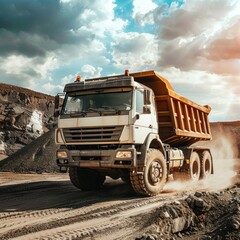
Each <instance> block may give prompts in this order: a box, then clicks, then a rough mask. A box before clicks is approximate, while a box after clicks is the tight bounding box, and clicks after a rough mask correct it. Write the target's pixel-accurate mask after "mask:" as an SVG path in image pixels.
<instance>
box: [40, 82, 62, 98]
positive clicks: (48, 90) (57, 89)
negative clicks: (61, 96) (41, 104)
mask: <svg viewBox="0 0 240 240" xmlns="http://www.w3.org/2000/svg"><path fill="white" fill-rule="evenodd" d="M63 88H64V85H55V84H51V83H49V82H48V83H45V84H43V85H42V86H41V90H42V91H43V92H44V93H45V94H50V95H55V94H56V93H61V92H63ZM36 90H38V91H39V88H38V89H36Z"/></svg>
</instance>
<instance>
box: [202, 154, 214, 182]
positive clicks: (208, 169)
mask: <svg viewBox="0 0 240 240" xmlns="http://www.w3.org/2000/svg"><path fill="white" fill-rule="evenodd" d="M200 160H201V178H202V179H205V178H208V177H209V176H210V175H211V173H212V157H211V154H210V152H209V151H207V150H205V151H203V152H202V153H201V155H200Z"/></svg>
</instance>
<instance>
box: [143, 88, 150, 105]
mask: <svg viewBox="0 0 240 240" xmlns="http://www.w3.org/2000/svg"><path fill="white" fill-rule="evenodd" d="M149 104H151V97H150V91H149V90H144V105H149Z"/></svg>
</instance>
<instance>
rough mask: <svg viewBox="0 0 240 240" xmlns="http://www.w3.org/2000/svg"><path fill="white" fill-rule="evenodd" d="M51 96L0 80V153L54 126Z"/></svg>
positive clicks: (27, 141) (16, 146) (8, 153)
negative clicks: (3, 82) (0, 81)
mask: <svg viewBox="0 0 240 240" xmlns="http://www.w3.org/2000/svg"><path fill="white" fill-rule="evenodd" d="M53 111H54V97H53V96H50V95H46V94H43V93H39V92H35V91H32V90H29V89H26V88H21V87H16V86H12V85H8V84H2V83H1V84H0V154H1V158H4V156H5V155H7V156H9V155H11V154H13V153H14V152H16V151H17V150H19V149H21V148H22V147H24V146H26V145H28V144H29V143H30V142H32V141H33V140H34V139H36V138H37V137H39V136H40V135H42V134H43V133H44V132H47V131H48V130H49V129H51V128H53V125H54V118H53Z"/></svg>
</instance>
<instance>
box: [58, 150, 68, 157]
mask: <svg viewBox="0 0 240 240" xmlns="http://www.w3.org/2000/svg"><path fill="white" fill-rule="evenodd" d="M67 157H68V156H67V152H65V151H58V152H57V158H67Z"/></svg>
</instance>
